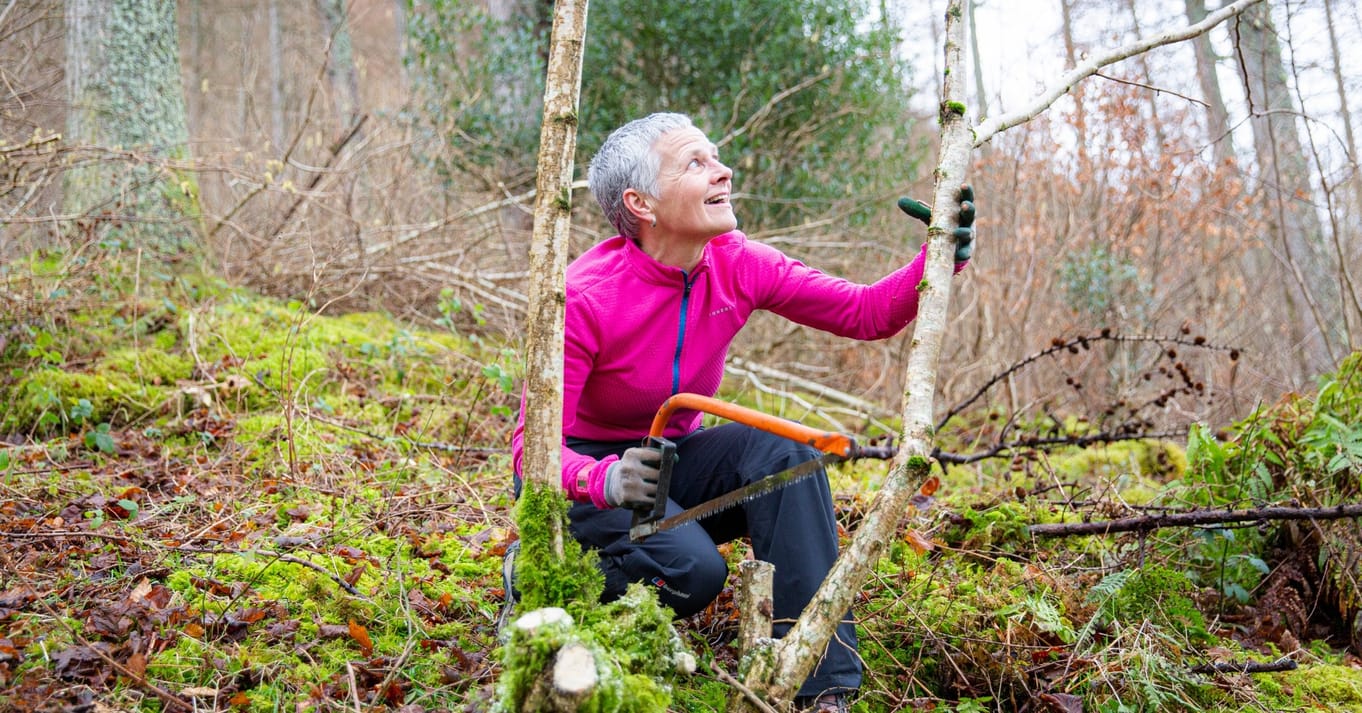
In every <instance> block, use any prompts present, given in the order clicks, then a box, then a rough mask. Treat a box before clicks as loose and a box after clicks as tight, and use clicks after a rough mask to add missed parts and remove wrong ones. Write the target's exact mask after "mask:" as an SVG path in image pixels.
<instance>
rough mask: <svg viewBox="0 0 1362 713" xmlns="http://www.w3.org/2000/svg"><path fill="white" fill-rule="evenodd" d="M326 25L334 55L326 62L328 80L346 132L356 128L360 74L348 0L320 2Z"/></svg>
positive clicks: (331, 52)
mask: <svg viewBox="0 0 1362 713" xmlns="http://www.w3.org/2000/svg"><path fill="white" fill-rule="evenodd" d="M317 9H318V10H320V11H321V15H322V25H323V27H324V29H325V30H326V33H327V37H329V38H331V41H330V43H329V44H328V45H327V46H328V47H329V48H330V52H329V54H328V56H327V62H326V76H327V79H328V81H329V83H330V85H331V95H332V101H333V102H334V103H335V106H336V116H337V118H338V119H339V121H340V126H341V129H342V130H345V129H347V128H349V127H350V126H353V125H354V124H355V121H356V120H357V119H358V117H359V114H360V110H359V70H357V69H356V68H355V48H354V44H353V43H352V42H351V41H350V22H349V20H348V19H347V18H346V11H345V0H318V3H317Z"/></svg>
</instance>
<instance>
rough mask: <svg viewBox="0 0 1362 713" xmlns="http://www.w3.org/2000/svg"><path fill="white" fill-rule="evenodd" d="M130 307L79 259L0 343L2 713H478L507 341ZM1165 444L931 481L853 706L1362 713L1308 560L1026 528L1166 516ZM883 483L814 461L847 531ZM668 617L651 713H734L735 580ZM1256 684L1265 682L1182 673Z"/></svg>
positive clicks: (898, 546)
mask: <svg viewBox="0 0 1362 713" xmlns="http://www.w3.org/2000/svg"><path fill="white" fill-rule="evenodd" d="M77 278H79V279H77ZM54 281H56V282H60V283H61V285H62V286H63V289H62V291H60V292H58V291H55V290H54V289H53V282H54ZM126 288H127V285H126V283H125V282H117V281H114V280H113V279H112V278H96V277H92V276H90V275H88V274H87V275H85V276H83V277H82V276H79V275H77V276H76V277H72V275H71V272H70V269H69V266H63V269H62V270H61V271H56V272H52V273H50V274H44V273H43V271H42V270H37V269H35V270H33V271H32V273H31V274H29V275H26V276H24V278H23V279H22V280H19V281H17V282H12V283H11V286H10V290H11V294H12V295H15V296H17V297H19V298H21V299H22V300H24V301H25V302H24V304H26V305H28V306H27V308H26V309H22V310H19V311H18V312H16V313H15V314H14V315H13V316H14V318H15V319H14V321H13V322H12V324H13V325H14V326H13V327H10V328H9V330H8V331H7V332H6V333H5V334H4V337H3V339H0V362H2V363H0V367H3V369H4V374H3V377H0V379H2V380H0V396H3V397H4V399H5V402H6V403H7V404H8V406H7V410H6V412H5V413H4V414H3V415H0V437H2V438H3V443H0V709H5V710H38V711H59V710H90V711H131V710H147V711H152V710H156V711H172V710H174V711H179V710H184V711H190V710H261V711H264V710H271V711H276V710H290V711H307V710H315V711H328V710H335V711H342V710H344V711H359V710H394V711H404V712H406V713H417V712H419V711H432V710H470V711H481V710H489V709H491V708H492V707H493V702H494V699H495V696H496V683H497V678H498V674H499V673H500V663H499V658H498V656H499V648H498V647H499V644H498V641H497V637H496V626H495V623H496V619H497V615H498V613H499V611H500V608H501V606H502V602H503V595H504V592H503V590H502V581H501V562H502V554H503V553H504V552H505V549H506V547H507V546H508V545H509V544H510V543H511V542H513V541H514V540H515V539H516V536H517V535H516V527H515V521H514V513H513V507H514V503H513V501H512V498H511V492H510V482H509V472H510V468H509V457H508V454H507V449H506V444H507V443H508V442H509V434H510V430H511V426H512V420H511V419H512V418H513V412H512V409H513V408H514V406H515V405H516V403H517V393H516V391H515V389H516V379H515V359H516V354H515V352H514V351H513V350H512V349H510V348H508V346H507V345H501V344H497V343H495V342H494V341H493V340H491V338H489V337H479V336H476V334H475V332H474V331H473V330H466V331H461V329H460V328H459V324H458V322H457V320H456V319H453V318H452V317H456V316H458V315H451V313H450V312H444V313H443V314H444V316H445V319H444V321H439V320H437V321H436V324H434V325H425V326H422V327H417V326H413V325H405V324H401V323H399V322H397V321H396V320H393V319H391V318H390V317H388V316H385V315H380V314H350V315H341V316H336V317H331V316H324V315H320V314H317V312H316V311H315V309H314V308H313V307H312V306H309V305H306V304H304V303H301V302H295V303H282V302H278V301H274V300H268V299H263V298H260V297H258V296H255V295H250V294H246V293H243V292H239V291H236V290H232V289H229V288H226V287H224V286H221V285H218V284H216V283H213V282H212V281H203V282H199V283H190V282H186V281H183V280H178V279H174V280H167V281H166V282H165V284H164V285H163V286H161V287H160V288H159V289H158V290H157V291H156V292H155V293H150V292H131V293H130V292H128V291H127V289H126ZM464 316H467V315H464ZM1185 445H1186V444H1176V443H1174V444H1169V443H1147V442H1140V443H1130V444H1116V445H1109V446H1105V447H1103V448H1101V449H1091V448H1089V449H1075V450H1074V451H1073V452H1070V453H1068V454H1055V455H1054V456H1053V457H1052V459H1051V460H1050V461H1049V465H1047V466H1046V467H1045V468H1043V469H1039V468H1038V469H1032V468H1031V467H1030V466H1029V465H1028V466H1025V467H1022V466H1016V467H1015V469H1014V468H1013V467H1010V466H1008V464H1007V463H1006V462H1004V463H1003V465H1002V467H1001V468H1000V469H999V470H997V471H996V472H990V471H987V470H985V469H979V468H971V469H956V468H952V469H950V470H949V471H947V472H946V473H945V474H944V475H945V476H946V477H945V478H944V480H945V483H946V487H945V488H944V489H943V491H942V492H941V493H940V494H939V498H938V501H939V502H938V506H937V507H936V508H934V509H933V510H932V511H931V512H930V513H927V514H925V515H921V516H918V517H916V518H907V517H905V519H904V522H903V523H902V527H901V530H900V536H899V537H898V538H897V539H896V541H895V542H893V543H891V544H890V547H889V551H888V553H887V555H886V556H885V558H884V560H883V561H882V562H881V563H880V565H879V566H878V568H877V570H876V572H875V574H874V576H873V577H872V579H871V581H870V583H869V584H868V585H867V587H866V591H865V593H864V595H863V597H862V599H861V601H860V602H859V603H858V604H857V606H856V612H855V615H856V617H857V621H858V625H859V631H860V635H861V654H862V656H863V657H864V659H865V663H866V669H867V677H866V682H865V685H864V687H863V689H862V691H861V695H860V696H859V697H858V698H857V703H856V710H858V711H910V710H911V711H932V710H935V711H981V710H1019V711H1085V710H1086V711H1174V710H1227V711H1228V710H1300V711H1306V710H1358V711H1362V671H1360V670H1359V669H1362V662H1359V660H1358V659H1357V658H1356V656H1355V655H1354V654H1355V652H1354V651H1351V650H1350V649H1349V641H1348V633H1347V627H1345V626H1342V625H1341V624H1340V622H1339V621H1338V619H1337V614H1331V613H1330V611H1329V609H1328V607H1325V606H1321V605H1319V604H1318V603H1319V601H1321V600H1320V599H1319V596H1318V592H1319V582H1320V576H1319V573H1318V571H1317V569H1312V565H1311V563H1310V561H1309V560H1310V557H1309V556H1308V555H1310V554H1312V553H1310V552H1306V551H1304V550H1301V551H1294V552H1293V551H1292V550H1291V549H1290V548H1289V547H1284V546H1283V545H1282V544H1281V542H1282V541H1281V539H1280V538H1277V537H1275V536H1270V535H1271V533H1269V534H1264V535H1261V536H1260V537H1258V539H1257V540H1255V542H1257V543H1258V544H1259V545H1260V546H1259V548H1258V549H1254V550H1241V549H1240V545H1241V544H1242V543H1243V542H1245V541H1248V540H1250V539H1252V538H1251V537H1250V535H1249V534H1247V533H1246V534H1241V535H1240V536H1239V539H1235V537H1236V535H1235V531H1233V530H1226V529H1220V530H1198V531H1195V532H1188V533H1181V532H1179V533H1159V534H1156V535H1152V536H1147V537H1146V536H1134V535H1131V536H1128V537H1108V538H1095V537H1092V538H1086V537H1085V538H1054V539H1042V538H1036V537H1032V536H1030V535H1028V534H1027V531H1026V527H1027V526H1028V525H1029V524H1034V523H1038V522H1058V521H1063V520H1070V519H1075V518H1081V517H1085V516H1086V517H1094V516H1095V517H1103V516H1106V515H1110V514H1112V513H1114V512H1117V511H1120V509H1121V508H1122V507H1125V506H1128V505H1129V504H1130V503H1157V502H1159V497H1160V496H1161V494H1164V493H1167V492H1168V491H1169V489H1170V488H1176V487H1180V486H1178V482H1179V478H1181V477H1183V475H1184V470H1185V468H1186V461H1185V459H1184V455H1183V448H1184V446H1185ZM884 470H885V466H884V464H883V463H872V464H863V465H857V466H854V467H847V468H843V469H838V470H835V471H834V472H833V473H832V474H831V478H832V482H833V486H834V492H835V493H836V495H837V500H838V516H839V520H840V522H841V523H842V525H843V527H845V528H846V529H847V530H848V531H850V530H853V529H854V528H855V526H856V522H857V521H858V520H859V518H860V516H861V514H862V513H863V512H864V511H865V509H866V508H867V507H868V503H869V502H870V500H871V499H872V498H873V497H874V494H875V488H876V482H877V481H878V479H879V478H881V477H883V473H884ZM1080 503H1081V510H1080ZM1274 543H1275V544H1274ZM725 553H726V554H727V556H728V557H729V558H730V560H731V561H734V562H736V561H737V560H740V559H742V558H744V557H746V556H748V553H747V548H746V546H745V544H744V543H742V542H736V543H733V544H731V545H729V546H727V547H726V548H725ZM1231 585H1233V586H1231ZM1235 586H1237V587H1240V589H1239V590H1236V589H1234V587H1235ZM1241 590H1242V595H1243V596H1240V594H1241ZM1293 597H1294V598H1293ZM1311 597H1314V598H1313V599H1311ZM1331 617H1332V618H1331ZM677 629H678V631H679V632H680V634H681V636H682V638H683V639H684V641H685V642H686V643H687V645H688V646H690V647H691V648H693V650H694V651H695V652H696V654H697V657H698V659H699V661H700V666H699V671H698V672H697V673H696V674H695V675H694V676H693V677H691V678H690V679H688V680H684V681H682V682H680V683H678V684H676V685H675V687H674V689H673V690H672V691H671V698H672V701H671V704H670V710H675V711H718V710H723V708H724V706H725V704H726V702H727V701H728V699H729V698H730V697H731V696H732V695H733V692H732V691H733V689H732V688H731V687H730V686H729V684H727V683H725V682H724V679H725V678H726V677H727V676H729V675H731V674H734V673H735V672H736V671H737V652H736V651H735V650H734V638H735V634H736V619H735V613H734V611H733V604H732V591H731V589H730V590H726V591H725V592H724V593H723V594H722V595H721V596H720V598H719V600H718V601H716V602H715V604H714V605H712V606H711V607H710V608H709V609H707V610H706V611H704V612H702V613H701V614H698V615H696V616H694V617H691V618H690V619H687V620H684V621H680V622H677ZM1250 663H1254V664H1278V665H1279V668H1280V669H1281V670H1270V671H1266V672H1261V673H1252V674H1250V673H1244V672H1242V670H1240V671H1235V670H1228V671H1221V672H1215V671H1207V670H1206V669H1204V668H1199V667H1205V666H1208V665H1215V664H1220V665H1222V667H1228V668H1229V669H1234V668H1235V667H1240V668H1241V669H1242V667H1243V666H1244V665H1247V664H1250Z"/></svg>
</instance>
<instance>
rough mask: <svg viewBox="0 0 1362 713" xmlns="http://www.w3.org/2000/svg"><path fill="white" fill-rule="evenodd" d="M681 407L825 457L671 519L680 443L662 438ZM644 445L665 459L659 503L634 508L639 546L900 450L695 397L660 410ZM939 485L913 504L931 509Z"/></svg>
mask: <svg viewBox="0 0 1362 713" xmlns="http://www.w3.org/2000/svg"><path fill="white" fill-rule="evenodd" d="M678 409H691V410H695V411H701V412H703V413H708V414H713V415H715V416H718V417H720V418H725V419H728V420H730V421H735V422H737V423H742V424H746V425H748V426H751V427H753V428H756V429H759V430H762V431H766V432H767V433H773V434H775V435H777V436H782V437H784V438H788V439H790V440H792V441H797V442H799V443H804V444H806V445H809V446H813V447H814V448H817V449H818V450H819V451H822V453H823V455H821V456H818V457H816V458H812V459H810V460H807V461H804V462H803V463H799V464H797V465H794V466H792V467H790V468H786V469H785V470H782V471H779V472H777V473H773V474H771V475H767V476H765V477H763V478H761V479H759V480H755V481H753V482H751V483H749V484H747V485H745V486H743V487H741V488H738V489H737V490H733V491H731V492H728V493H725V494H723V495H720V496H718V497H716V498H713V499H712V500H706V501H705V502H703V503H700V504H699V505H695V506H693V507H690V508H687V509H685V510H683V511H681V512H679V513H677V514H675V515H672V516H671V517H666V511H667V496H668V494H669V492H670V490H671V481H672V464H673V463H674V462H675V460H676V444H675V443H673V442H672V441H670V440H668V439H667V438H665V437H663V435H662V433H663V430H664V429H665V428H666V427H667V422H668V421H669V420H671V417H672V414H673V413H675V412H676V411H677V410H678ZM643 446H644V447H645V448H652V449H655V450H657V451H659V452H660V453H661V456H662V457H661V461H660V463H659V465H658V478H657V499H656V500H655V501H654V502H653V505H652V507H651V508H647V509H640V510H634V517H633V522H632V524H631V526H630V528H629V538H630V539H631V540H633V541H635V542H638V541H641V540H643V539H645V538H647V537H649V536H650V535H655V534H657V533H659V532H661V531H663V530H670V529H672V528H674V527H676V526H678V525H683V524H685V523H688V522H693V521H695V520H700V519H703V518H706V517H709V516H710V515H713V514H715V513H718V512H721V511H723V510H727V509H728V508H731V507H734V506H737V505H741V504H743V503H745V502H748V501H750V500H752V499H753V498H758V497H761V496H762V495H766V494H768V493H771V492H774V491H776V490H778V489H780V488H783V487H785V486H787V485H790V484H791V483H795V482H798V481H800V480H803V479H804V478H807V477H809V476H810V475H813V474H815V473H818V472H820V471H821V470H822V469H823V468H825V467H826V466H827V465H829V464H831V463H840V462H843V461H848V460H853V459H856V458H879V459H882V460H887V459H889V458H893V457H894V454H895V453H896V452H897V449H896V448H894V447H893V446H862V445H859V444H857V443H856V440H855V439H854V438H852V437H851V436H848V435H846V434H843V433H838V432H836V431H824V430H819V429H816V428H811V427H809V426H805V425H804V424H802V423H796V422H794V421H790V420H787V419H784V418H780V417H779V416H772V415H770V414H767V413H762V412H760V411H756V410H753V409H750V408H747V407H745V406H738V405H736V404H731V403H728V402H726V401H720V400H718V399H714V398H710V397H708V396H701V395H699V394H690V393H680V394H675V395H673V396H671V397H670V398H668V399H667V400H666V401H664V402H662V406H661V407H659V408H658V410H657V415H655V416H654V417H653V423H652V426H651V427H650V428H649V430H648V436H647V437H646V438H645V439H644V440H643ZM939 482H940V481H938V480H937V478H936V477H935V476H933V477H931V478H928V479H927V481H926V482H924V483H923V484H922V486H921V487H920V488H919V489H918V492H917V494H915V495H914V496H913V504H914V506H915V507H917V508H918V509H919V510H926V509H927V508H928V507H930V504H931V500H932V494H933V493H935V492H936V489H937V486H938V484H939Z"/></svg>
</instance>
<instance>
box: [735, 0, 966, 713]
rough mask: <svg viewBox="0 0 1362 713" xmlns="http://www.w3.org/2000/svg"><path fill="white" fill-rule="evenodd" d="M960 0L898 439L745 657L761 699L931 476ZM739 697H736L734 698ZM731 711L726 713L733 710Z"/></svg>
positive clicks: (778, 696)
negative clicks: (829, 558)
mask: <svg viewBox="0 0 1362 713" xmlns="http://www.w3.org/2000/svg"><path fill="white" fill-rule="evenodd" d="M964 2H968V0H951V1H950V2H949V3H948V5H947V9H946V33H945V36H946V41H945V63H944V69H943V73H942V74H943V76H942V78H941V81H942V86H943V95H942V101H941V104H940V110H939V114H940V121H941V148H940V160H939V162H938V164H937V169H936V173H935V176H936V189H935V192H934V196H933V200H932V215H933V216H934V217H933V219H932V225H931V227H929V228H928V231H927V235H928V253H927V266H926V270H925V275H924V279H923V281H922V284H921V286H920V295H919V308H918V316H917V326H916V328H915V330H914V332H913V342H912V350H911V351H910V353H909V355H908V367H907V379H906V383H907V385H908V386H907V390H906V391H905V393H904V397H903V424H904V426H903V433H902V435H901V440H900V448H899V452H898V455H897V456H895V458H894V461H893V465H892V466H891V468H890V471H889V474H888V476H886V478H885V481H884V484H883V485H882V486H881V488H880V491H879V493H878V495H877V496H876V498H875V502H874V503H873V504H872V506H871V508H870V510H869V511H868V512H867V513H866V516H865V518H864V519H863V520H862V521H861V523H860V526H859V527H858V528H857V530H856V534H855V535H854V536H853V537H852V539H851V542H850V543H849V544H848V546H847V548H846V550H845V551H843V552H842V554H841V556H839V557H838V558H837V562H836V564H834V565H833V568H832V571H830V572H829V573H828V576H827V577H826V578H825V579H824V580H823V584H822V586H821V587H819V589H818V592H817V593H816V594H814V597H813V599H812V600H811V601H810V602H809V605H808V606H807V607H805V609H804V613H803V614H802V615H801V616H800V617H799V620H798V621H796V622H795V624H794V626H792V627H791V628H790V630H789V631H788V632H786V634H785V636H784V637H782V638H781V639H780V641H779V642H777V643H776V644H775V646H774V647H773V649H772V650H771V651H770V652H769V654H759V655H758V656H756V657H754V660H753V661H752V664H751V667H750V668H749V670H748V674H747V679H746V681H745V684H746V685H747V687H748V688H751V689H752V690H753V691H756V692H758V693H759V694H761V695H762V696H763V697H765V698H767V699H773V700H781V701H784V700H789V699H790V698H791V697H792V696H793V694H794V693H795V692H796V691H798V690H799V687H800V685H802V684H803V682H804V680H805V679H806V678H807V677H808V675H809V673H810V672H811V671H812V670H813V668H814V666H815V665H816V664H817V662H818V659H819V657H820V656H821V655H822V652H823V651H824V650H825V649H826V648H827V646H828V643H829V642H830V641H831V640H832V634H833V632H834V631H835V630H836V628H837V625H838V623H840V622H841V620H842V617H843V616H844V615H845V613H846V612H847V611H848V610H850V608H851V604H852V602H853V601H854V600H855V598H856V595H857V594H858V593H859V592H860V591H861V587H862V586H863V585H864V584H865V582H866V580H867V579H868V578H869V576H870V572H871V570H872V568H873V567H874V564H875V562H877V561H878V560H879V558H880V556H881V555H882V554H883V553H884V550H885V548H886V547H887V546H888V543H889V542H890V541H891V540H892V539H893V537H894V533H895V531H896V530H897V529H898V525H899V521H900V519H901V518H902V516H903V514H904V513H905V512H907V511H908V509H909V507H908V503H909V500H910V498H911V497H912V496H913V494H914V493H915V492H916V490H917V484H918V483H919V482H921V481H922V480H924V479H925V478H926V477H927V475H928V473H929V470H930V467H931V465H930V461H929V456H930V454H931V452H932V415H933V403H934V398H935V392H936V375H937V362H938V361H939V357H940V354H941V344H942V341H943V336H944V332H945V322H946V317H947V310H948V307H949V305H950V290H951V275H952V273H953V271H954V253H955V247H954V245H953V242H952V239H951V237H950V232H951V230H952V229H954V228H955V227H956V226H955V224H954V223H955V219H956V208H955V207H956V206H957V202H956V200H957V199H956V195H957V192H958V191H959V188H960V185H961V184H962V183H963V182H964V181H965V169H966V165H967V163H968V161H969V155H970V149H971V148H972V146H973V136H972V135H971V133H970V125H969V123H968V122H967V121H966V120H965V110H966V105H965V100H966V95H965V89H964V82H965V78H964V59H963V52H964V49H965V34H966V33H965V25H966V20H965V17H964V14H965V10H964V6H963V3H964ZM736 700H741V699H736ZM741 707H742V706H740V705H736V704H735V706H734V708H741Z"/></svg>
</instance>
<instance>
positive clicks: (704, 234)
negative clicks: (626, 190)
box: [653, 127, 738, 241]
mask: <svg viewBox="0 0 1362 713" xmlns="http://www.w3.org/2000/svg"><path fill="white" fill-rule="evenodd" d="M653 148H654V150H655V151H657V154H658V156H659V157H660V158H661V161H660V162H659V165H658V172H657V189H658V193H659V194H660V195H658V196H657V197H656V199H655V200H654V202H653V215H654V216H655V217H656V218H657V230H658V231H659V232H660V233H663V234H666V235H672V236H675V237H679V238H682V239H685V238H693V239H697V240H702V241H707V240H709V239H710V238H712V237H714V236H716V235H719V234H720V233H726V232H728V231H730V230H733V229H734V228H736V227H738V219H737V217H735V216H734V215H733V205H732V204H731V203H729V200H728V198H729V193H730V192H732V190H733V171H732V169H730V168H729V167H728V166H725V165H723V164H722V163H720V162H719V149H718V148H717V147H715V145H714V144H713V143H711V142H710V140H709V139H708V138H706V137H705V134H704V132H702V131H700V130H699V129H696V128H693V127H690V128H685V129H676V130H674V131H668V132H667V133H665V134H663V135H662V136H661V138H659V139H658V140H657V143H656V145H655V146H654V147H653Z"/></svg>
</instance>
